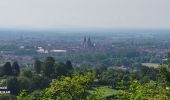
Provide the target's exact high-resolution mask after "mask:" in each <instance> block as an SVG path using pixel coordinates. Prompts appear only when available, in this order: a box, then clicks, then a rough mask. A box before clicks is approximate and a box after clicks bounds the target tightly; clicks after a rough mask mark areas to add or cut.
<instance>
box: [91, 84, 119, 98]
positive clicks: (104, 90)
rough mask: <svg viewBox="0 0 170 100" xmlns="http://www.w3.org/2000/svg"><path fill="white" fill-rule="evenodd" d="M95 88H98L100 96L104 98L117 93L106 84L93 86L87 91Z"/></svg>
mask: <svg viewBox="0 0 170 100" xmlns="http://www.w3.org/2000/svg"><path fill="white" fill-rule="evenodd" d="M95 90H98V91H99V92H100V94H101V97H102V98H106V97H109V96H113V95H116V94H117V91H116V90H114V89H111V88H109V87H107V86H103V87H97V88H93V90H90V91H89V93H91V94H92V93H93V92H94V91H95Z"/></svg>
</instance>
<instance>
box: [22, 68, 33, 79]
mask: <svg viewBox="0 0 170 100" xmlns="http://www.w3.org/2000/svg"><path fill="white" fill-rule="evenodd" d="M22 75H23V76H25V77H28V78H32V76H33V73H32V71H31V69H24V70H23V72H22Z"/></svg>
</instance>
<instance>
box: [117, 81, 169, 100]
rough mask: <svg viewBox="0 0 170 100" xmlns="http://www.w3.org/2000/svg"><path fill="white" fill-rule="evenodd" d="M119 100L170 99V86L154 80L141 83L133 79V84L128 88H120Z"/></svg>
mask: <svg viewBox="0 0 170 100" xmlns="http://www.w3.org/2000/svg"><path fill="white" fill-rule="evenodd" d="M119 92H120V94H119V95H118V96H117V99H118V100H169V99H170V89H169V87H166V86H163V85H160V84H159V83H156V82H154V81H150V82H149V83H144V84H142V83H139V82H138V81H135V80H134V81H131V85H130V87H129V88H128V89H127V90H119Z"/></svg>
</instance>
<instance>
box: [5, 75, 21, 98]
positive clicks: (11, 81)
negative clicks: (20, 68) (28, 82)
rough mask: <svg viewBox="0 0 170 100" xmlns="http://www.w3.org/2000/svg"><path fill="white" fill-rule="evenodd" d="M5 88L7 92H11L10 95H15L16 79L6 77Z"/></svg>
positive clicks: (17, 90)
mask: <svg viewBox="0 0 170 100" xmlns="http://www.w3.org/2000/svg"><path fill="white" fill-rule="evenodd" d="M6 86H7V88H8V90H9V91H10V92H11V94H14V95H17V94H18V92H19V82H18V80H17V78H16V77H13V76H11V77H8V78H7V82H6Z"/></svg>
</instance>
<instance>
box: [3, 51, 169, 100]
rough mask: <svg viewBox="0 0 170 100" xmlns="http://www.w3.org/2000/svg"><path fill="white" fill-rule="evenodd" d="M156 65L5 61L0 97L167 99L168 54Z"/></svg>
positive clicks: (19, 99) (37, 99)
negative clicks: (126, 66) (119, 66)
mask: <svg viewBox="0 0 170 100" xmlns="http://www.w3.org/2000/svg"><path fill="white" fill-rule="evenodd" d="M167 58H168V63H167V64H160V65H159V67H157V68H154V67H148V66H144V65H142V64H138V63H136V64H134V65H133V67H131V69H129V70H123V69H114V68H107V67H105V66H102V65H98V66H94V67H89V66H87V65H84V66H82V67H81V68H76V67H74V66H73V65H72V62H71V61H70V60H66V62H57V61H56V60H55V59H54V58H53V57H51V56H49V57H46V58H45V59H44V60H39V59H35V62H34V66H33V67H20V66H19V64H18V62H16V61H15V62H6V63H5V64H4V65H3V66H2V67H1V69H0V71H1V72H0V75H1V77H0V78H1V79H0V86H1V89H0V90H1V94H0V100H16V99H17V100H169V99H170V53H168V56H167Z"/></svg>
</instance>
